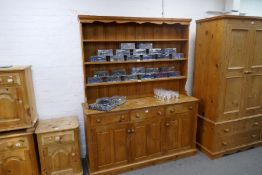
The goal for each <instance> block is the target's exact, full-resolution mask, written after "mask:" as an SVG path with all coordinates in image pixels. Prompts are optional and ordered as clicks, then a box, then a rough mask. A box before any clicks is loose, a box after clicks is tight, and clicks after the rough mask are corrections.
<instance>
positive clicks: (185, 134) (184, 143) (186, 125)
mask: <svg viewBox="0 0 262 175" xmlns="http://www.w3.org/2000/svg"><path fill="white" fill-rule="evenodd" d="M178 117H179V118H180V125H181V127H180V129H181V134H180V135H181V147H190V146H191V145H192V144H194V143H193V142H194V141H193V138H194V137H193V136H194V135H193V133H194V132H193V129H194V120H193V115H192V114H191V113H190V112H187V113H183V114H179V115H178Z"/></svg>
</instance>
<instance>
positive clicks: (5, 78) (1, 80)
mask: <svg viewBox="0 0 262 175" xmlns="http://www.w3.org/2000/svg"><path fill="white" fill-rule="evenodd" d="M20 84H21V81H20V76H19V74H18V73H1V75H0V85H20Z"/></svg>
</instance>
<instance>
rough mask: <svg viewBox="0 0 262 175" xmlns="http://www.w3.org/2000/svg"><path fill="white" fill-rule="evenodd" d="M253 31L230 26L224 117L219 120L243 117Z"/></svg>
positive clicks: (247, 27)
mask: <svg viewBox="0 0 262 175" xmlns="http://www.w3.org/2000/svg"><path fill="white" fill-rule="evenodd" d="M250 36H251V29H250V27H249V26H244V25H229V26H228V31H227V45H226V48H227V51H226V59H225V61H226V62H227V63H226V70H225V77H226V78H225V80H224V90H223V91H222V92H223V93H222V96H223V97H224V99H223V105H222V115H221V118H220V119H219V120H220V121H222V120H230V119H236V118H240V117H241V107H242V105H243V104H242V101H243V98H244V96H243V94H244V83H245V81H244V71H245V70H246V69H247V68H248V60H249V57H250V53H251V52H250V44H251V40H250Z"/></svg>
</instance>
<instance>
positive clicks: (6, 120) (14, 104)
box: [0, 87, 27, 130]
mask: <svg viewBox="0 0 262 175" xmlns="http://www.w3.org/2000/svg"><path fill="white" fill-rule="evenodd" d="M22 91H23V90H22V88H21V87H0V130H1V129H5V128H13V127H17V126H23V125H25V124H26V123H27V121H26V115H27V113H26V112H27V111H26V106H25V105H24V101H23V95H22V94H23V93H22Z"/></svg>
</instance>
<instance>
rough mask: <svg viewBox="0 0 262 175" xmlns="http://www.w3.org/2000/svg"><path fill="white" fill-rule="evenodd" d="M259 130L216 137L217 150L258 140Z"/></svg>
mask: <svg viewBox="0 0 262 175" xmlns="http://www.w3.org/2000/svg"><path fill="white" fill-rule="evenodd" d="M260 132H261V131H260V130H253V131H247V132H244V133H240V134H235V135H232V136H225V137H222V138H218V139H217V143H215V145H216V147H217V149H218V150H224V149H230V148H234V147H238V146H241V145H245V144H250V143H253V142H257V141H259V140H260Z"/></svg>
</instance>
